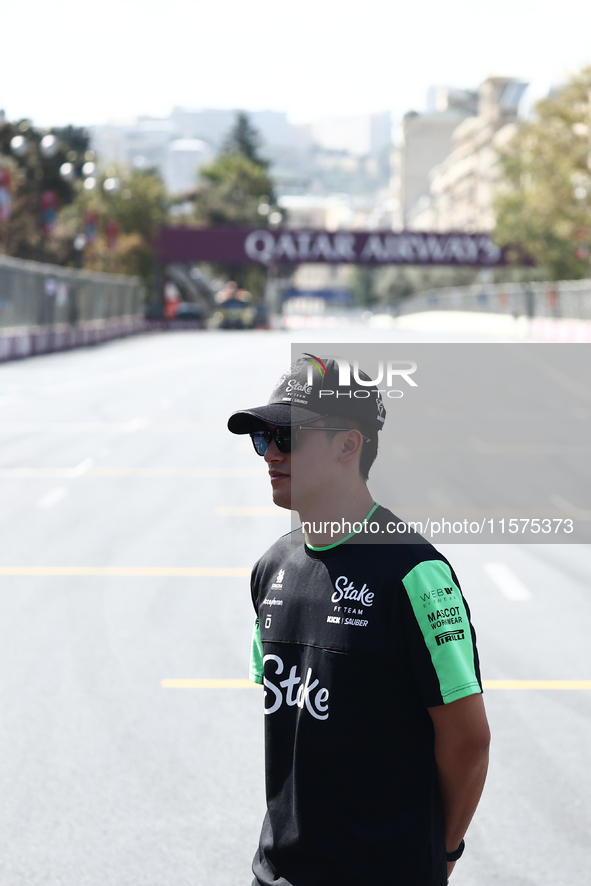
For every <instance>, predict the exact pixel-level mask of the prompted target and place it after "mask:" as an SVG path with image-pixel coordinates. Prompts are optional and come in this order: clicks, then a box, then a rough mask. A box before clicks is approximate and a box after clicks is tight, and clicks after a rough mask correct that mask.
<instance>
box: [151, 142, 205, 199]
mask: <svg viewBox="0 0 591 886" xmlns="http://www.w3.org/2000/svg"><path fill="white" fill-rule="evenodd" d="M212 158H213V151H212V149H211V145H209V144H208V143H207V142H204V141H201V140H200V139H197V138H178V139H175V140H174V141H171V142H169V143H168V145H167V148H166V159H165V163H164V175H163V178H164V184H165V185H166V187H167V189H168V191H169V193H171V194H182V193H183V192H186V191H191V190H194V189H195V187H196V185H197V173H198V171H199V169H200V168H201V167H202V166H205V164H206V163H207V162H208V161H210V160H211V159H212Z"/></svg>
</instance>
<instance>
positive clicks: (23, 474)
mask: <svg viewBox="0 0 591 886" xmlns="http://www.w3.org/2000/svg"><path fill="white" fill-rule="evenodd" d="M81 476H84V477H103V478H117V477H142V478H149V479H171V478H179V477H180V478H182V479H188V480H207V479H214V480H215V479H250V478H251V477H257V478H260V477H267V476H268V472H267V471H265V470H263V469H261V468H107V467H105V468H90V469H88V468H86V469H85V470H84V471H83V472H81V470H80V465H79V466H78V467H76V468H0V480H37V479H43V480H45V479H52V478H56V477H64V478H68V477H81Z"/></svg>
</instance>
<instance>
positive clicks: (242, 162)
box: [194, 112, 279, 296]
mask: <svg viewBox="0 0 591 886" xmlns="http://www.w3.org/2000/svg"><path fill="white" fill-rule="evenodd" d="M259 147H260V138H259V135H258V132H257V131H256V129H255V128H254V127H253V126H252V125H251V123H250V121H249V119H248V117H247V116H246V114H243V113H242V112H240V113H239V114H238V116H237V118H236V123H235V125H234V127H233V128H232V129H231V130H230V132H229V133H228V135H227V137H226V139H225V140H224V143H223V146H222V150H221V153H220V155H219V156H218V157H217V158H216V159H215V160H214V161H213V163H211V164H210V165H209V166H206V167H204V168H202V169H201V170H200V173H199V177H200V183H199V185H198V187H197V191H196V193H195V215H194V220H195V221H196V222H197V223H198V224H199V225H203V226H214V227H228V226H245V227H249V226H256V227H266V226H267V225H268V224H269V217H270V216H271V215H272V213H273V212H275V213H278V212H279V209H278V207H277V206H276V201H275V194H274V189H273V181H272V179H271V177H270V175H269V172H268V165H269V164H268V163H267V161H266V160H264V159H262V158H261V157H260V155H259V153H258V152H259ZM215 272H216V274H221V275H222V276H224V277H226V278H227V279H234V280H236V281H237V282H238V284H239V286H241V287H243V288H245V289H248V290H249V291H251V292H253V294H255V295H257V296H261V295H262V293H263V289H264V285H265V280H266V271H265V270H264V268H261V267H259V266H256V265H250V266H247V265H242V266H241V265H236V264H226V265H217V266H216V267H215Z"/></svg>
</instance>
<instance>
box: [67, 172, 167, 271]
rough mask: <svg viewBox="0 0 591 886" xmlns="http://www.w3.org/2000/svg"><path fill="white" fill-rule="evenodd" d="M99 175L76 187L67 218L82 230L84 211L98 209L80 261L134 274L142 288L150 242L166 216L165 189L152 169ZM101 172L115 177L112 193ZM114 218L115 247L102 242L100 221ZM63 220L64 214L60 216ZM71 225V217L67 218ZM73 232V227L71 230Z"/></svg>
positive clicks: (150, 253)
mask: <svg viewBox="0 0 591 886" xmlns="http://www.w3.org/2000/svg"><path fill="white" fill-rule="evenodd" d="M107 171H108V173H109V176H107ZM107 171H106V172H103V174H102V175H101V176H100V178H99V179H98V182H97V187H96V188H95V189H94V190H93V191H85V190H84V189H83V188H80V190H79V192H78V198H77V201H76V204H75V217H74V219H73V222H74V227H75V230H76V231H78V232H80V231H83V230H84V218H85V215H86V213H87V212H95V213H97V215H98V219H99V224H98V236H97V239H96V241H95V242H94V243H93V244H92V245H91V246H88V247H87V248H86V251H85V253H86V254H85V259H84V267H86V268H87V269H89V270H97V271H98V270H109V271H111V272H115V273H121V274H134V275H138V276H140V277H141V278H142V279H143V281H144V283H145V284H146V285H147V286H148V288H151V287H152V284H153V281H152V276H153V271H154V268H153V265H154V248H153V242H154V239H155V237H156V234H157V232H158V227H159V226H160V225H163V224H165V223H166V221H167V218H168V198H167V195H166V189H165V187H164V185H163V183H162V181H161V180H160V178H159V177H158V175H157V174H156V173H155V172H153V171H147V170H133V171H129V170H125V169H116V168H110V169H108V170H107ZM107 177H116V178H118V179H119V180H120V182H121V187H120V189H119V190H118V191H117V192H115V193H107V192H106V191H105V188H104V187H103V185H104V182H105V179H106V178H107ZM110 221H115V222H117V225H118V227H119V237H118V243H117V249H116V250H114V249H110V248H109V246H108V243H107V237H106V226H107V224H108V223H109V222H110ZM64 223H65V219H64ZM69 224H70V227H72V219H71V218H70V219H69ZM72 233H73V232H72Z"/></svg>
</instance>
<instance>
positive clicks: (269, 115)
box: [90, 107, 392, 194]
mask: <svg viewBox="0 0 591 886" xmlns="http://www.w3.org/2000/svg"><path fill="white" fill-rule="evenodd" d="M236 114H237V111H235V110H230V109H219V108H217V109H216V108H211V109H205V110H192V109H187V108H181V107H175V108H174V109H173V110H172V112H171V114H170V116H169V117H166V118H161V119H155V118H151V117H139V118H136V119H132V120H123V121H114V122H111V123H107V124H105V125H102V126H93V127H90V133H91V143H92V147H93V149H94V150H95V151H96V152H97V154H98V156H99V158H100V160H101V161H102V162H103V163H105V164H112V163H120V164H122V165H128V166H134V167H136V168H139V169H146V168H150V167H154V168H156V169H158V171H159V172H160V174H161V176H162V178H163V180H164V181H165V182H166V184H167V186H168V188H169V190H170V191H171V193H175V194H178V193H182V192H183V191H186V190H189V189H190V188H192V187H193V186H194V184H195V180H196V176H197V175H198V171H199V168H200V167H201V166H202V165H203V164H204V163H207V162H209V161H210V160H211V158H212V157H213V156H215V155H216V154H217V153H218V152H219V150H220V149H221V147H222V145H223V142H224V139H225V138H226V136H227V135H228V133H229V131H230V130H231V128H232V126H233V125H234V123H235V122H236ZM247 114H248V117H249V120H250V122H251V124H252V125H253V126H254V127H255V129H257V130H258V132H259V133H260V135H261V145H260V153H261V156H262V157H264V158H266V159H268V160H269V161H270V162H271V164H272V167H273V172H274V174H275V176H276V178H277V193H286V192H288V191H290V190H291V191H293V190H296V191H299V192H303V193H307V192H309V191H310V190H316V191H319V192H321V193H325V194H326V193H331V192H340V191H346V190H348V188H350V189H351V191H354V192H356V193H365V191H367V192H372V191H376V190H378V189H379V188H380V187H381V188H383V187H385V186H386V184H387V179H388V175H389V171H388V164H387V156H386V157H384V152H386V153H387V152H388V151H389V149H390V146H391V140H392V137H391V118H390V113H389V112H387V113H383V114H364V115H359V116H356V117H339V118H336V117H335V118H333V117H331V118H326V119H324V120H318V121H316V122H315V123H311V124H307V125H297V126H296V125H292V124H290V123H289V121H288V118H287V114H285V113H283V112H280V111H248V112H247ZM190 142H192V143H193V144H190ZM197 142H199V143H200V144H199V145H198V144H197Z"/></svg>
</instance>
